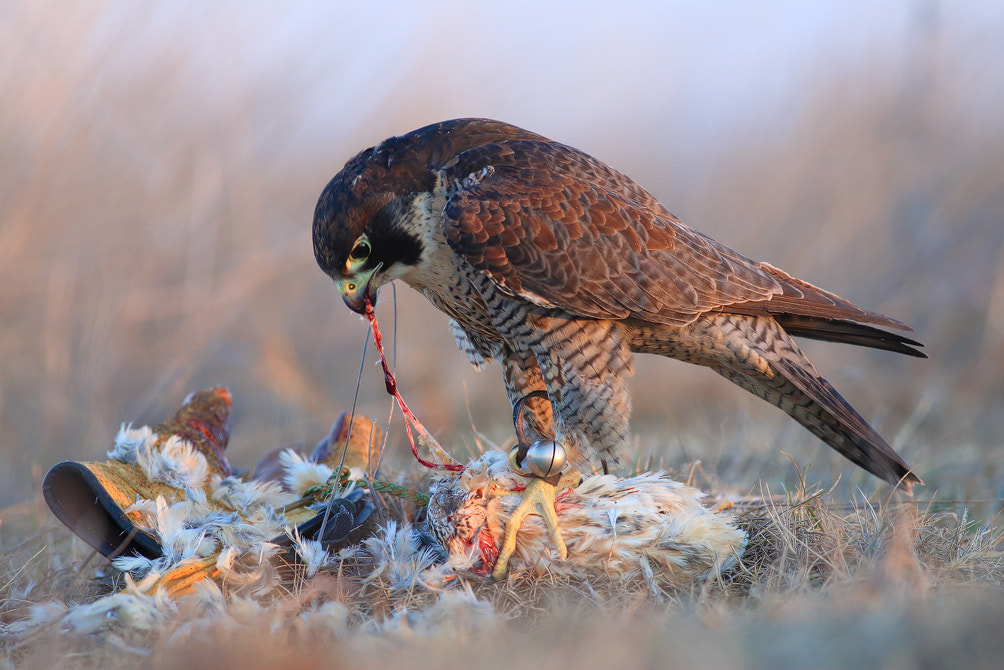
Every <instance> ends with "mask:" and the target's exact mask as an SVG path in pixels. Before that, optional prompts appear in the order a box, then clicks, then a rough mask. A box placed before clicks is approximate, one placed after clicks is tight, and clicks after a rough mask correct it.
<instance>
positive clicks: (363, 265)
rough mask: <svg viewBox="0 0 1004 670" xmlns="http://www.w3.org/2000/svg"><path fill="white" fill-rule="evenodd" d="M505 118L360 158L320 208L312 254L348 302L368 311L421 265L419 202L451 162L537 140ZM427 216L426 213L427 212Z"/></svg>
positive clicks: (411, 138)
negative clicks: (381, 293) (507, 143)
mask: <svg viewBox="0 0 1004 670" xmlns="http://www.w3.org/2000/svg"><path fill="white" fill-rule="evenodd" d="M537 137H539V136H538V135H535V134H534V133H530V132H527V131H525V130H522V129H520V128H517V127H515V126H511V125H509V124H507V123H502V122H501V121H492V120H489V119H455V120H453V121H444V122H442V123H436V124H433V125H430V126H426V127H424V128H419V129H418V130H415V131H413V132H410V133H408V134H406V135H402V136H400V137H392V138H390V139H388V140H385V141H383V142H381V143H380V144H378V145H377V146H375V147H373V148H371V149H366V150H365V151H363V152H361V153H359V154H358V155H357V156H356V157H355V158H353V159H352V160H350V161H349V162H348V163H346V165H345V167H344V168H342V170H341V172H339V173H338V174H336V175H335V177H334V179H332V180H331V182H330V183H329V184H328V185H327V186H326V187H325V189H324V191H323V192H322V193H321V197H320V199H319V200H318V202H317V208H316V209H315V210H314V232H313V237H314V257H315V258H316V259H317V264H318V265H320V266H321V269H322V270H324V272H325V273H327V274H328V275H329V276H330V277H331V278H332V279H334V280H335V284H336V285H337V286H338V290H339V292H340V293H341V295H342V300H344V301H345V304H346V305H348V307H349V308H350V309H352V310H353V311H356V312H359V313H362V312H363V311H364V310H365V308H366V300H367V298H368V299H369V300H370V301H371V302H373V303H376V293H377V289H378V288H379V287H380V286H382V285H383V284H386V283H389V282H390V281H392V280H394V279H396V278H398V277H401V276H402V275H404V274H407V273H408V271H409V270H410V269H411V268H413V267H414V266H416V265H418V264H419V263H421V262H422V259H423V253H424V251H425V246H426V244H427V243H428V242H427V240H429V239H430V234H429V233H430V230H429V228H430V226H434V225H439V222H438V221H433V220H430V219H429V217H428V215H425V216H422V215H421V212H422V211H423V210H422V208H420V207H416V204H417V203H419V202H420V201H422V200H427V199H428V198H430V197H431V195H432V192H433V190H434V188H435V186H436V184H437V179H438V178H439V176H440V170H442V169H443V168H445V167H448V166H449V165H450V163H451V159H454V158H455V157H456V156H458V155H459V154H461V153H462V152H464V151H468V150H470V149H473V148H475V147H484V146H485V145H490V144H492V143H494V142H500V141H504V140H507V139H514V138H537ZM425 211H427V210H425Z"/></svg>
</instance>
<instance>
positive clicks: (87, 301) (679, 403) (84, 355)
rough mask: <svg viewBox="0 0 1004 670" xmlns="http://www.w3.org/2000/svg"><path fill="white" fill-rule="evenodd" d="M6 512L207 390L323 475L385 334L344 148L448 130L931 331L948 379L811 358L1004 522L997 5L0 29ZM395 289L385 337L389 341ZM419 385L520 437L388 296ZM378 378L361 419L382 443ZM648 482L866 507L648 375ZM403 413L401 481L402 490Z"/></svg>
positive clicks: (724, 393) (681, 376)
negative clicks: (355, 253) (339, 253)
mask: <svg viewBox="0 0 1004 670" xmlns="http://www.w3.org/2000/svg"><path fill="white" fill-rule="evenodd" d="M0 45H2V46H0V54H2V58H0V91H2V98H3V102H2V104H0V505H10V504H14V503H18V502H19V501H23V500H27V499H29V498H31V497H32V496H33V495H35V493H36V492H37V490H38V485H39V482H40V479H41V475H42V474H43V473H44V472H45V470H46V469H47V468H48V467H50V466H51V465H52V464H53V463H55V462H57V461H59V460H63V459H76V460H97V459H101V458H103V457H104V453H105V451H106V450H107V449H108V448H109V446H110V445H111V441H112V438H113V436H114V435H115V433H116V431H117V429H118V426H119V424H120V423H121V422H134V423H151V424H153V423H156V422H158V421H160V420H162V419H164V418H165V417H166V416H169V415H170V414H171V413H173V411H174V410H175V409H176V408H177V407H178V405H179V404H180V403H181V401H182V399H183V398H184V396H185V395H186V394H187V393H188V392H190V391H193V390H196V389H198V388H203V387H207V386H211V385H216V384H224V385H227V386H228V387H229V388H230V389H231V391H232V393H233V396H234V420H233V437H232V440H231V447H230V454H231V459H232V461H233V462H234V463H235V464H236V465H238V466H251V465H253V464H254V462H255V461H256V460H257V459H258V457H259V456H261V455H262V454H264V453H265V452H266V451H268V450H270V449H272V448H274V447H276V446H279V445H281V444H284V443H287V442H293V441H297V440H303V441H306V442H308V443H313V442H315V441H316V440H318V439H319V438H321V437H322V436H323V435H324V433H325V432H326V431H327V429H328V427H329V425H330V424H331V422H332V421H333V420H334V419H335V417H336V416H337V415H338V413H340V412H341V411H343V410H345V409H348V408H349V407H350V406H351V403H352V398H353V393H354V390H355V386H356V379H357V374H358V372H359V369H360V357H361V356H362V352H363V342H364V340H365V339H366V338H367V336H368V330H367V329H366V327H365V325H364V324H363V323H362V321H361V320H360V319H359V318H358V317H357V316H355V315H353V314H351V313H349V311H348V310H347V309H345V307H344V306H343V305H342V302H341V300H340V299H339V297H338V295H337V293H336V291H335V290H334V288H333V286H332V285H331V283H330V280H328V279H327V278H326V277H325V276H324V275H323V274H322V273H321V272H320V270H318V269H317V267H316V265H315V263H314V259H313V253H312V249H311V241H310V224H311V219H312V214H313V208H314V204H315V201H316V198H317V196H318V194H319V193H320V191H321V189H322V188H323V186H324V185H325V184H326V183H327V181H328V180H329V179H330V178H331V177H332V176H333V175H334V174H335V172H337V171H338V170H339V169H340V167H341V166H342V165H343V164H344V162H345V161H346V160H348V159H349V158H350V157H351V156H352V155H354V154H355V153H356V152H357V151H359V150H361V149H363V148H366V147H368V146H371V145H373V144H375V143H377V142H379V141H380V140H382V139H384V138H385V137H388V136H391V135H396V134H401V133H404V132H407V131H410V130H412V129H414V128H417V127H420V126H423V125H425V124H428V123H432V122H435V121H440V120H444V119H448V118H454V117H461V116H487V117H493V118H498V119H502V120H506V121H509V122H511V123H515V124H517V125H520V126H523V127H526V128H528V129H531V130H534V131H536V132H539V133H541V134H544V135H547V136H549V137H552V138H554V139H557V140H560V141H563V142H565V143H567V144H571V145H573V146H576V147H578V148H580V149H582V150H584V151H586V152H588V153H591V154H593V155H595V156H597V157H599V158H600V159H602V160H605V161H606V162H608V163H610V164H612V165H614V166H615V167H617V168H619V169H620V170H622V171H624V172H626V173H627V174H629V175H631V176H633V177H634V178H636V179H637V181H639V182H640V183H641V184H642V185H643V186H645V187H647V188H648V189H649V190H651V191H652V192H653V193H654V194H655V195H656V196H657V197H659V198H660V199H661V200H662V201H663V202H665V203H666V204H667V206H668V207H669V208H670V209H671V210H672V211H674V212H675V213H676V214H677V215H678V216H680V217H681V218H682V219H683V220H684V221H685V222H686V223H688V224H689V225H690V226H692V227H694V228H696V229H698V230H700V231H702V232H704V233H707V234H709V235H711V236H712V237H714V238H716V239H718V240H720V241H722V242H724V243H726V244H728V245H729V246H731V247H733V248H735V249H737V250H738V251H740V252H742V253H744V254H745V255H747V256H750V257H752V258H755V259H759V260H766V261H769V262H771V263H773V264H775V265H777V266H780V267H782V268H784V269H786V270H787V271H789V272H791V273H792V274H794V275H796V276H798V277H801V278H804V279H806V280H808V281H810V282H813V283H816V284H818V285H820V286H822V287H824V288H827V289H828V290H831V291H834V292H836V293H838V294H840V295H842V296H844V297H846V298H848V299H850V300H852V301H854V302H856V303H858V304H860V305H861V306H863V307H865V308H867V309H873V310H877V311H881V312H884V313H887V314H889V315H891V316H894V317H896V318H898V319H901V320H903V321H905V322H907V323H910V324H912V325H913V326H914V327H915V328H916V331H917V332H916V337H917V338H918V339H920V340H921V341H923V342H924V343H925V344H926V345H927V349H926V351H927V353H928V354H929V355H930V356H931V358H930V360H927V361H918V360H914V359H908V358H905V357H900V356H895V355H893V354H888V353H880V352H871V351H863V350H858V349H854V348H850V347H841V346H838V345H827V344H822V343H812V342H810V343H806V344H805V349H806V351H807V353H808V354H809V356H810V357H811V358H812V359H813V360H814V361H815V362H816V364H817V367H819V369H820V370H821V371H822V372H823V373H824V375H826V376H827V377H828V378H829V379H830V380H831V381H832V382H833V383H834V385H835V386H836V387H837V388H838V389H839V390H840V391H841V392H843V393H844V394H845V395H846V397H847V398H848V399H849V400H851V402H852V403H853V404H854V405H855V406H856V407H858V409H859V410H860V411H861V413H862V414H863V415H864V416H865V417H866V418H869V419H870V420H872V421H873V422H875V424H876V425H877V426H878V427H879V429H880V431H881V432H883V433H884V434H885V435H886V436H887V438H888V439H889V440H890V442H892V443H894V444H895V445H896V446H897V448H899V449H900V450H901V451H902V453H903V454H904V456H905V457H906V459H907V460H908V461H909V462H910V463H911V464H913V465H915V466H916V467H917V469H918V470H919V472H920V473H921V474H922V476H923V477H924V478H925V480H927V482H928V484H929V487H928V489H927V492H928V493H927V494H925V495H934V494H942V495H952V496H963V497H965V496H969V497H972V498H993V497H995V498H1000V497H1001V495H1002V494H1004V491H1002V489H1004V484H1002V480H1004V473H1002V467H1004V463H1002V458H1001V455H1002V445H1004V439H1002V438H1001V431H1002V429H1004V378H1002V377H1004V256H1002V254H1004V131H1002V125H1004V123H1002V112H1004V4H1002V3H1000V2H996V1H993V0H987V1H985V2H979V1H976V0H971V1H969V2H964V3H962V2H951V1H949V0H890V1H889V2H883V3H873V2H856V1H851V2H848V1H847V0H822V1H817V2H811V3H806V2H800V1H798V0H776V1H764V2H758V3H746V2H739V1H738V0H736V1H732V2H726V1H723V2H706V3H692V2H683V1H679V2H677V1H672V2H668V1H660V2H655V1H649V2H636V3H633V2H619V3H611V2H578V3H575V4H574V9H572V5H569V4H568V3H546V2H539V1H537V2H523V1H519V2H506V3H487V2H449V1H445V0H444V1H439V2H425V3H407V2H386V1H373V2H365V3H362V2H360V3H337V2H336V3H332V2H306V3H303V2H301V3H295V2H294V3H282V6H281V7H280V5H279V4H278V3H264V2H262V3H256V2H247V1H246V0H245V1H242V2H215V3H204V2H171V3H134V2H125V1H104V2H102V1H100V0H92V1H90V2H72V3H66V2H56V1H54V0H31V1H27V0H6V1H5V2H3V3H0ZM390 293H391V292H390V290H389V289H385V290H384V292H383V295H382V296H381V302H380V309H379V310H378V316H379V318H380V321H381V326H382V328H383V330H384V332H385V335H386V336H387V339H391V338H392V335H391V334H390V333H391V332H392V331H393V325H394V314H395V313H394V309H393V304H394V301H393V300H391V295H390ZM396 296H397V319H398V324H399V326H400V330H401V332H400V335H399V337H398V338H397V350H396V355H397V363H398V381H399V384H400V387H401V389H402V390H403V393H404V395H405V398H406V399H407V400H408V401H409V403H410V404H411V406H412V408H413V409H414V410H415V411H416V413H417V414H418V416H419V418H420V419H421V420H422V421H423V422H424V423H425V424H426V426H428V428H429V429H431V430H432V431H433V433H434V434H436V435H437V436H438V437H439V438H440V440H441V441H442V442H443V444H444V445H446V446H447V447H448V448H449V449H450V450H451V451H452V452H453V453H454V454H456V455H458V456H461V457H462V456H464V455H465V454H466V453H467V451H468V450H469V449H471V448H474V445H475V442H476V441H477V433H476V431H479V432H480V433H481V434H482V435H483V439H484V440H486V441H488V442H494V443H502V442H504V441H506V440H508V439H509V438H510V437H511V434H512V428H511V423H510V409H509V407H508V404H507V402H506V399H505V394H504V393H503V391H502V385H501V381H500V379H501V377H500V374H499V369H498V368H497V367H489V368H488V369H487V370H486V371H484V372H481V373H478V372H476V371H474V370H473V369H472V368H470V367H469V366H468V365H467V363H466V361H465V359H464V357H463V356H462V355H461V354H460V353H459V352H457V351H456V349H455V347H454V345H453V342H452V338H451V337H450V336H449V332H448V329H447V327H446V322H445V317H443V316H442V315H440V314H439V313H438V312H436V311H435V310H434V309H433V308H431V307H430V306H429V305H428V304H427V303H426V302H425V300H424V299H423V298H421V297H420V296H418V295H417V294H415V293H413V292H412V291H411V290H410V289H408V288H407V287H405V286H401V287H399V288H398V290H397V292H396ZM375 360H376V358H375V355H374V352H373V348H372V347H370V348H369V349H368V352H367V361H366V364H365V365H364V367H363V379H362V382H363V383H362V387H361V391H360V399H359V409H360V411H361V412H363V413H365V414H368V415H370V416H373V417H374V418H377V419H378V420H380V421H386V418H387V416H388V414H389V410H390V405H389V399H388V397H387V396H386V395H385V393H384V390H383V381H382V375H381V373H380V372H379V369H378V368H376V367H375V366H374V365H373V362H374V361H375ZM633 388H634V390H635V417H634V423H633V427H634V429H635V432H636V433H637V451H638V454H639V455H640V457H641V458H646V457H647V455H648V454H649V453H652V454H653V455H654V457H655V458H656V460H657V461H658V462H663V463H666V464H669V465H672V464H674V463H683V462H685V461H687V460H690V459H695V458H700V459H701V460H702V461H703V462H704V467H705V469H706V470H708V471H710V472H714V473H717V476H718V477H719V478H720V480H721V481H722V482H724V483H725V484H726V485H729V486H732V487H736V488H739V489H741V488H743V487H747V488H748V487H750V486H752V485H753V484H755V483H756V482H757V481H758V480H759V479H763V480H764V481H766V482H768V483H771V485H772V486H773V485H778V486H780V483H781V482H790V481H791V480H792V479H793V478H794V477H795V472H794V468H793V466H792V464H791V462H789V460H788V458H787V457H786V456H785V455H784V454H790V455H791V457H792V458H793V459H794V461H795V462H796V463H798V464H799V465H800V466H806V465H809V466H810V475H811V476H812V477H815V478H817V479H818V480H819V481H821V482H832V481H834V480H835V479H836V478H837V476H838V475H843V478H844V479H843V481H844V482H845V484H848V485H854V486H861V487H862V488H863V489H865V490H872V489H874V487H875V480H873V479H870V478H868V477H867V476H865V475H864V474H863V473H861V472H860V471H857V470H856V469H855V468H853V467H852V466H851V465H850V464H849V463H848V462H846V461H843V460H842V459H840V458H839V457H838V456H836V455H835V454H832V453H831V452H830V451H829V450H828V449H826V447H824V446H823V445H822V444H821V443H819V442H817V441H816V440H815V439H814V438H813V437H812V436H811V435H809V434H808V433H807V432H805V431H804V430H802V429H801V428H800V427H798V426H797V425H796V424H794V422H791V421H790V420H788V419H787V418H786V417H785V416H784V415H783V414H781V413H780V412H779V411H778V410H776V409H773V408H771V407H769V406H768V405H766V404H764V403H762V402H760V401H759V400H756V399H755V398H753V397H752V396H747V395H746V394H745V393H744V392H743V391H741V390H739V389H738V388H737V387H734V386H732V385H731V384H729V383H728V382H726V381H724V380H722V379H720V378H718V377H717V376H716V375H715V374H713V373H711V372H709V371H707V370H703V369H697V368H693V367H691V366H687V365H686V364H683V363H679V362H675V361H669V360H663V359H657V358H649V359H647V360H645V361H644V362H643V364H642V365H640V366H639V373H638V375H637V376H636V378H635V379H634V380H633ZM399 416H400V415H399V414H395V422H394V423H393V424H392V426H391V428H390V442H389V452H391V454H392V455H393V457H394V459H396V460H397V461H398V462H401V463H406V462H407V460H406V459H405V455H406V453H407V447H406V443H405V440H404V431H403V428H402V426H401V423H400V419H399Z"/></svg>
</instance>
